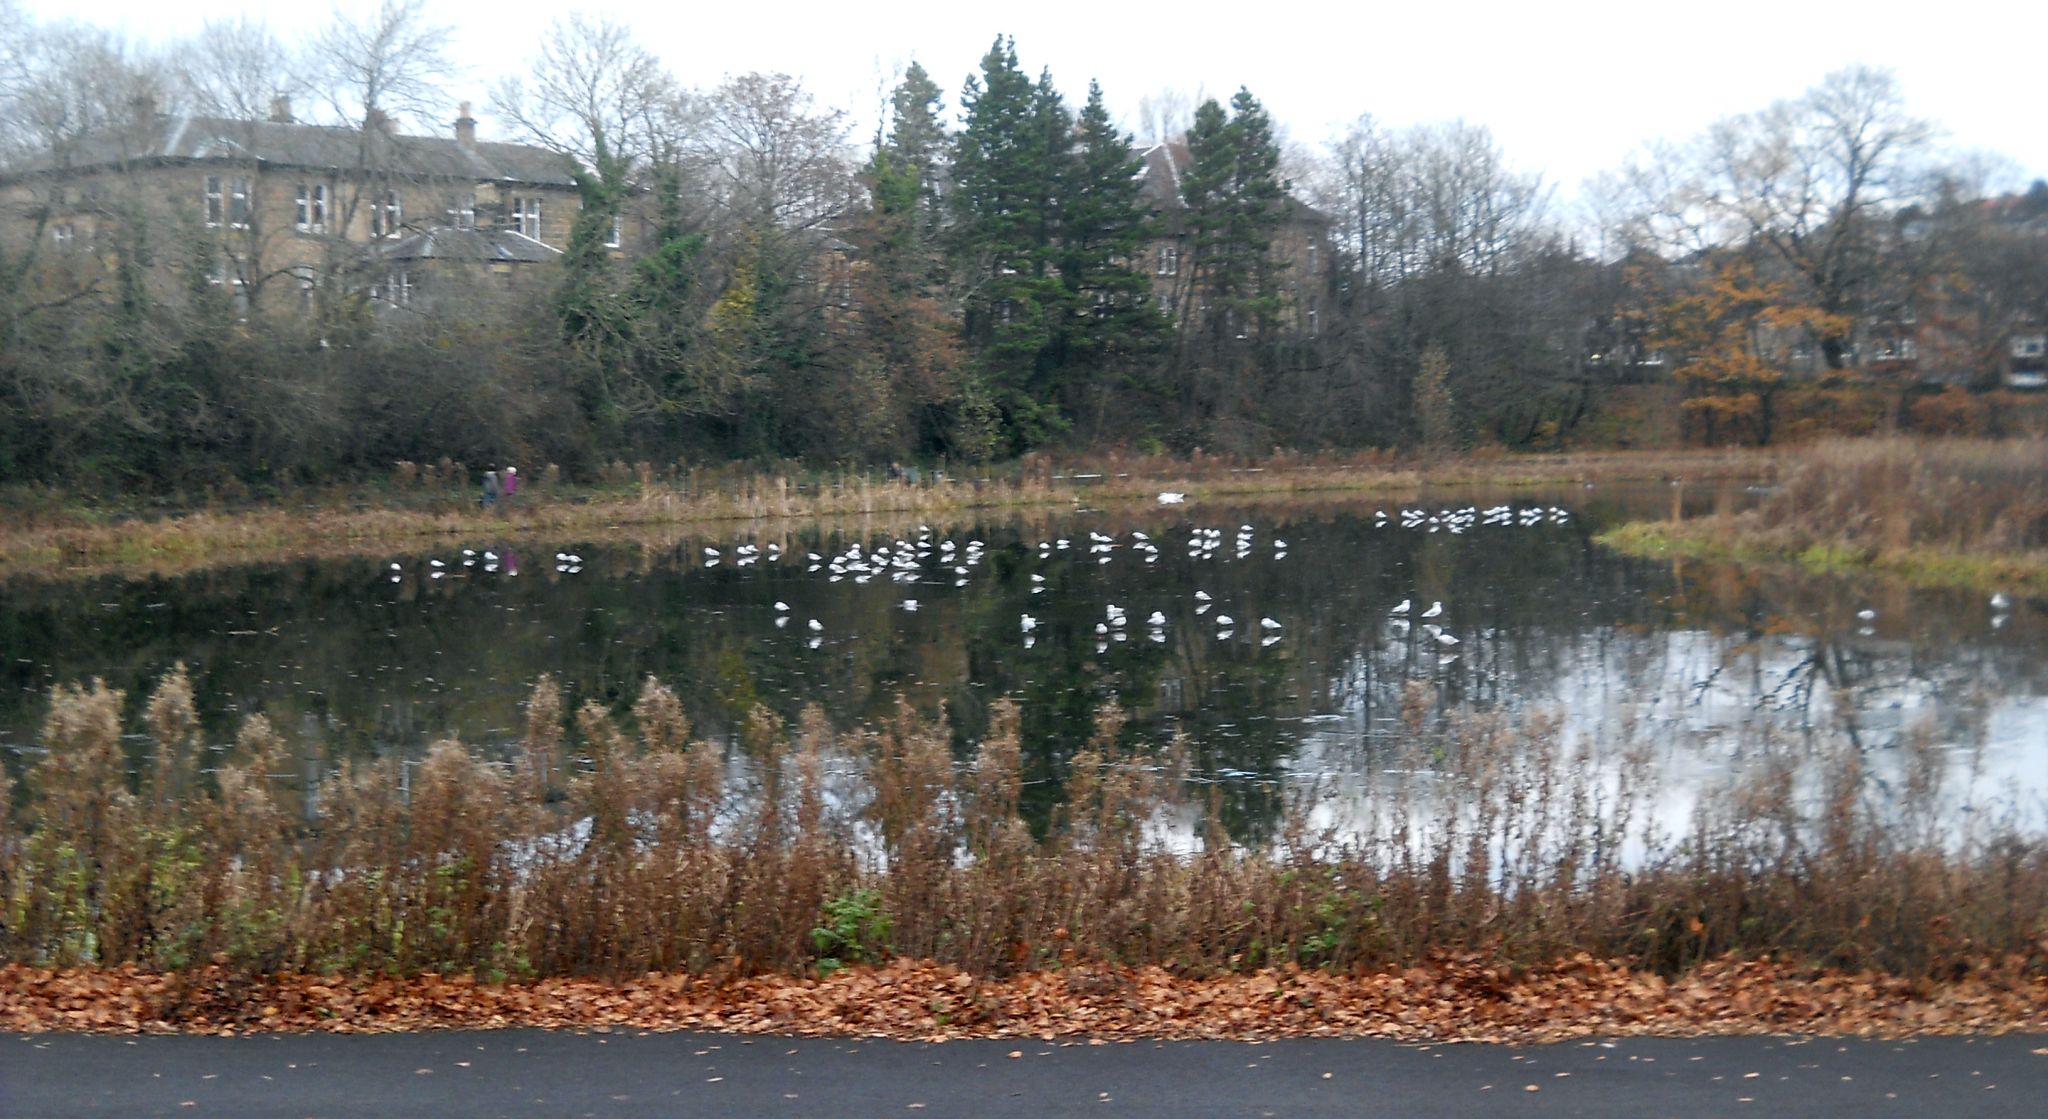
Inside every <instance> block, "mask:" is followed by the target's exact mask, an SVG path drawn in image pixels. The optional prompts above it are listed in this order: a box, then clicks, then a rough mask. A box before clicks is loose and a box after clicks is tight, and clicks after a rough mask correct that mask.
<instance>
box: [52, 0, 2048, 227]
mask: <svg viewBox="0 0 2048 1119" xmlns="http://www.w3.org/2000/svg"><path fill="white" fill-rule="evenodd" d="M355 2H356V3H357V4H360V5H362V6H363V7H364V8H368V7H369V6H370V5H372V4H374V3H376V0H355ZM26 6H27V8H28V10H29V12H30V13H31V15H33V16H34V17H36V18H37V19H39V20H50V19H56V18H64V17H66V16H68V15H70V14H71V13H73V12H76V11H78V10H80V9H79V8H78V6H77V5H75V4H70V3H66V2H64V0H26ZM583 7H584V9H585V10H586V11H588V12H591V13H593V14H599V13H603V14H610V15H613V16H615V17H616V18H619V19H621V20H622V21H623V22H626V23H628V24H629V25H631V26H633V27H635V28H637V29H638V30H639V31H640V32H641V34H642V41H643V43H644V44H645V45H647V46H648V47H650V48H652V49H653V50H654V51H655V52H656V53H657V54H659V55H661V56H662V57H663V58H664V59H665V60H666V61H667V62H668V64H669V66H670V67H671V69H672V70H673V71H674V72H675V74H676V76H677V77H678V78H679V79H681V80H682V81H683V82H684V83H685V84H688V85H696V86H709V85H712V84H715V83H716V82H717V81H718V80H719V78H721V77H722V76H723V75H725V74H728V73H743V72H745V71H748V70H780V71H784V72H787V73H791V74H794V75H797V76H799V77H801V78H803V79H804V81H805V84H806V86H807V88H809V89H810V90H812V91H813V92H814V93H815V94H816V95H817V96H818V97H819V99H820V100H821V101H823V102H825V103H827V104H830V105H833V106H836V107H842V108H845V109H848V110H849V111H851V112H852V113H854V114H855V116H856V117H857V118H860V119H863V120H872V119H873V115H874V106H875V105H876V104H877V102H878V92H877V91H878V89H883V88H886V87H887V86H889V85H892V84H893V82H894V78H893V75H894V74H895V73H896V72H897V71H898V70H899V69H900V67H901V66H902V65H903V64H905V63H907V62H908V61H909V60H910V59H911V58H912V57H915V58H917V59H918V60H919V61H921V62H922V63H923V64H924V66H925V69H926V70H928V71H930V72H931V74H932V76H933V77H934V79H935V80H937V81H938V83H939V86H940V88H942V89H944V90H946V91H947V109H948V113H949V114H951V113H952V112H953V111H955V110H956V108H957V106H956V105H955V104H954V102H955V101H956V100H957V94H958V91H959V88H960V84H961V82H962V80H963V79H964V78H965V77H966V76H967V74H968V73H969V72H970V71H972V70H973V69H974V68H975V67H976V64H977V63H978V61H979V60H980V58H981V55H982V54H983V53H984V52H985V51H986V50H987V48H988V45H989V43H990V41H991V40H992V39H993V38H994V37H995V35H996V33H997V32H998V31H1001V32H1003V33H1006V34H1011V35H1014V36H1015V37H1016V40H1017V51H1018V55H1019V57H1020V60H1021V61H1022V63H1023V65H1024V67H1025V69H1026V70H1028V71H1030V72H1032V73H1034V74H1035V73H1036V72H1037V71H1038V70H1039V69H1040V68H1041V67H1051V69H1052V73H1053V78H1054V80H1055V81H1056V82H1057V84H1058V85H1059V87H1060V89H1061V91H1062V92H1063V93H1065V94H1066V95H1067V98H1068V100H1069V101H1070V102H1071V103H1073V104H1075V105H1077V106H1078V104H1079V102H1080V101H1081V99H1082V98H1083V97H1084V96H1085V95H1086V92H1087V83H1088V80H1089V79H1090V78H1091V77H1093V78H1097V79H1099V80H1100V81H1101V82H1102V84H1103V89H1104V92H1105V93H1106V94H1107V96H1108V98H1109V100H1110V104H1111V107H1112V109H1113V110H1114V111H1116V112H1119V113H1122V114H1126V115H1128V118H1129V119H1128V123H1129V124H1132V125H1135V115H1134V110H1135V108H1136V106H1137V103H1138V99H1139V98H1140V97H1141V96H1143V95H1145V94H1147V93H1152V92H1155V91H1158V90H1160V89H1164V88H1175V89H1183V90H1188V91H1193V90H1195V89H1197V88H1200V89H1202V90H1204V91H1205V92H1207V93H1209V94H1212V95H1215V96H1217V97H1218V98H1219V99H1227V98H1228V96H1229V95H1230V94H1231V93H1232V92H1234V91H1235V90H1236V89H1237V87H1238V86H1239V85H1245V86H1248V87H1250V89H1251V91H1252V92H1253V93H1254V94H1255V95H1257V96H1258V97H1259V99H1260V100H1261V101H1263V102H1264V103H1265V104H1266V107H1267V108H1268V110H1270V111H1271V113H1272V114H1273V116H1274V118H1275V120H1276V121H1278V122H1279V123H1280V124H1281V125H1282V126H1283V128H1285V129H1286V130H1287V132H1288V133H1289V134H1290V136H1291V137H1292V138H1293V139H1294V140H1296V141H1298V142H1301V143H1305V144H1309V145H1318V144H1320V143H1321V141H1322V140H1324V139H1325V138H1327V137H1329V136H1331V135H1333V134H1334V133H1335V132H1336V131H1338V130H1339V129H1340V128H1341V127H1342V126H1343V125H1344V124H1345V123H1347V122H1349V121H1350V120H1352V119H1354V118H1355V117H1357V116H1358V115H1359V114H1360V113H1365V112H1370V113H1372V114H1373V115H1374V116H1375V117H1376V118H1378V119H1379V120H1380V121H1382V122H1384V123H1388V124H1394V125H1403V124H1411V123H1420V122H1430V121H1443V120H1451V119H1457V118H1462V119H1464V120H1466V121H1469V122H1471V123H1475V124H1481V125H1485V126H1486V127H1488V128H1490V129H1491V130H1492V131H1493V134H1494V136H1495V138H1496V139H1497V140H1498V141H1499V142H1500V144H1501V146H1502V147H1503V148H1504V149H1505V150H1506V152H1507V154H1508V156H1509V157H1510V159H1511V160H1513V161H1514V162H1515V163H1516V164H1518V165H1519V166H1521V167H1523V168H1525V169H1528V170H1534V171H1540V172H1542V173H1543V174H1544V176H1545V178H1546V179H1547V181H1549V182H1551V183H1553V184H1556V185H1557V186H1558V187H1559V188H1560V190H1561V192H1562V193H1564V194H1566V195H1570V194H1572V193H1574V192H1575V191H1576V188H1577V186H1578V184H1579V183H1580V182H1581V181H1582V180H1583V179H1585V178H1586V177H1588V176H1590V175H1592V174H1595V173H1597V172H1599V171H1602V170H1606V169H1609V168H1612V167H1614V166H1616V165H1618V164H1619V163H1620V162H1621V161H1622V160H1623V158H1624V157H1625V156H1627V154H1628V153H1629V152H1630V151H1631V150H1632V149H1634V148H1636V147H1637V146H1638V145H1640V144H1642V143H1644V142H1646V141H1649V140H1652V139H1655V138H1659V137H1664V138H1671V139H1680V138H1684V137H1687V136H1690V135H1693V134H1694V133H1696V132H1698V131H1700V130H1701V129H1702V128H1703V127H1704V126H1706V125H1707V124H1708V123H1710V122H1711V121H1713V120H1715V119H1716V118H1718V117H1722V116H1726V115H1729V114H1732V113H1737V112H1744V111H1747V110H1750V109H1756V108H1761V107H1763V106H1765V105H1767V104H1769V103H1770V102H1771V101H1773V100H1776V99H1779V98H1783V97H1792V96H1796V95H1798V94H1799V93H1801V92H1802V91H1804V90H1805V89H1806V88H1808V87H1809V86H1811V85H1812V84H1814V83H1815V82H1816V81H1818V80H1819V78H1820V77H1821V76H1822V75H1824V74H1826V73H1827V72H1829V71H1831V70H1834V69H1837V68H1839V67H1842V66H1845V65H1848V64H1851V63H1857V62H1862V63H1869V64H1873V65H1879V66H1886V67H1890V68H1892V69H1894V70H1895V71H1896V72H1897V74H1898V76H1899V80H1900V84H1901V86H1902V88H1903V89H1904V92H1905V95H1906V98H1907V102H1908V105H1909V106H1910V107H1911V109H1912V110H1913V111H1914V112H1915V113H1917V114H1918V115H1920V116H1923V117H1926V118H1928V119H1931V120H1933V121H1935V122H1936V123H1938V124H1940V125H1942V126H1943V127H1944V128H1945V129H1946V130H1947V133H1948V137H1947V140H1948V142H1949V143H1950V144H1952V145H1954V146H1956V147H1959V148H1964V149H1971V150H1978V151H1991V152H1996V153H1998V154H2000V155H2003V156H2004V157H2006V158H2007V159H2008V160H2009V161H2010V162H2011V164H2012V165H2013V174H2012V179H2013V182H2012V183H2011V184H2008V185H2020V184H2023V183H2024V182H2025V181H2027V180H2029V179H2032V178H2036V177H2048V114H2044V111H2043V110H2044V105H2048V102H2044V100H2043V98H2042V95H2041V89H2042V84H2041V78H2040V73H2039V65H2038V63H2039V60H2040V50H2041V45H2042V44H2043V43H2044V42H2048V5H2043V4H2042V3H2040V2H2039V0H2006V2H1993V0H1954V2H1950V3H1944V4H1929V3H1924V2H1921V3H1912V4H1907V3H1900V2H1897V0H1871V2H1866V3H1861V4H1854V5H1852V4H1848V3H1843V2H1842V0H1833V2H1825V0H1824V2H1814V0H1777V2H1774V3H1773V2H1757V0H1717V2H1714V3H1694V4H1660V3H1656V2H1655V0H1634V2H1625V3H1615V2H1599V3H1550V4H1540V3H1530V2H1527V0H1522V2H1517V3H1502V2H1499V0H1468V2H1465V3H1456V2H1453V3H1446V4H1436V5H1429V6H1427V7H1425V6H1424V5H1422V4H1419V3H1416V4H1410V5H1402V6H1399V7H1395V6H1391V5H1382V4H1375V3H1372V2H1370V0H1332V2H1328V3H1302V2H1300V0H1268V2H1267V3H1264V4H1257V5H1230V6H1229V7H1228V8H1225V7H1224V6H1222V5H1215V4H1210V3H1205V2H1204V0H1192V2H1186V0H1184V2H1183V3H1179V4H1173V5H1152V4H1143V3H1128V2H1127V3H1123V4H1113V3H1088V4H1062V3H1038V4H1018V5H1014V7H1012V6H1005V8H1008V9H1010V10H1000V9H996V8H995V6H993V5H990V6H983V5H977V4H971V3H958V2H955V3H942V4H932V3H898V4H886V3H885V4H881V5H875V4H858V3H851V2H848V0H837V2H833V3H823V2H818V0H771V2H769V3H751V4H750V3H738V4H735V3H715V2H714V3H699V4H686V5H685V4H678V5H673V6H660V7H657V8H652V9H650V8H648V7H646V6H643V5H637V4H627V3H616V2H608V0H592V2H590V3H586V4H584V5H583ZM84 10H87V11H90V12H91V13H93V20H94V21H95V22H99V23H103V24H109V25H114V26H118V27H121V28H122V29H124V30H125V31H126V32H127V33H128V34H130V35H131V36H134V37H138V38H144V39H147V38H156V37H164V36H177V35H183V34H188V33H190V32H192V31H195V30H197V29H198V27H199V26H200V24H201V22H202V20H203V19H204V18H207V17H212V18H216V19H218V18H223V17H228V16H232V15H234V14H236V12H238V11H249V12H251V13H254V14H257V15H258V16H260V17H263V18H268V19H269V20H270V22H271V26H272V27H273V29H274V30H276V31H277V33H278V34H279V35H280V36H281V37H283V38H286V39H287V40H289V39H291V38H293V37H294V36H296V35H297V34H299V33H301V32H302V31H303V30H305V27H304V26H297V25H294V24H289V23H286V22H284V21H283V20H282V19H281V18H280V17H279V15H278V14H277V13H280V12H303V13H306V17H307V21H308V23H311V22H318V21H320V20H322V19H324V12H321V11H320V9H317V8H313V7H310V6H307V7H290V6H279V5H274V4H258V3H254V2H253V0H214V2H213V3H210V4H206V5H180V4H164V3H160V2H148V3H145V2H143V0H99V2H98V3H95V4H93V5H91V6H90V7H88V8H86V9H84ZM560 10H565V9H563V8H561V7H559V6H557V5H551V4H543V3H538V2H535V0H494V2H492V3H487V4H476V3H457V2H455V0H428V12H429V15H430V17H431V18H433V19H434V20H436V21H438V22H442V23H447V24H450V25H452V26H454V27H455V28H456V32H457V38H456V46H455V50H456V55H457V59H458V61H459V62H461V63H462V64H464V65H466V66H468V67H469V68H470V71H469V73H468V74H467V75H466V76H465V77H464V78H463V79H462V80H459V81H457V82H455V83H452V84H451V88H450V93H451V96H452V97H453V98H454V99H463V98H468V99H471V100H474V101H476V102H478V104H479V106H480V107H481V106H482V105H483V104H484V103H486V102H487V101H488V96H487V91H488V89H489V87H490V85H491V84H492V82H493V81H494V80H495V79H496V78H497V77H498V76H500V75H501V74H505V73H508V72H513V71H515V70H516V69H518V68H519V67H521V66H522V65H523V64H524V63H525V62H527V61H528V60H529V59H530V57H531V55H532V51H531V49H530V44H531V43H532V41H533V39H534V38H535V37H536V36H537V35H538V34H539V32H541V31H542V30H544V29H545V27H546V26H547V24H548V22H549V20H550V19H552V18H553V17H552V13H553V12H555V11H560ZM316 13H317V14H316ZM871 128H872V126H871V125H868V126H864V127H863V128H862V129H861V131H860V133H859V136H860V137H861V138H865V136H866V135H867V134H868V133H869V132H870V131H871ZM485 133H486V135H488V134H489V121H488V118H486V121H485Z"/></svg>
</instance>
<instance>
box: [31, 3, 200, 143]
mask: <svg viewBox="0 0 2048 1119" xmlns="http://www.w3.org/2000/svg"><path fill="white" fill-rule="evenodd" d="M9 22H10V23H13V21H12V20H10V21H9ZM10 32H11V33H10V34H8V35H7V36H6V38H5V40H4V45H0V108H4V110H5V111H4V112H0V155H6V154H8V153H12V158H15V159H20V158H26V157H28V156H31V155H33V156H37V157H40V158H43V159H47V160H50V161H53V162H57V163H63V162H66V161H68V160H69V159H71V158H72V156H73V155H74V153H75V151H76V149H77V146H78V144H79V143H80V142H81V141H83V140H84V139H86V138H87V137H98V138H102V139H105V140H109V141H117V142H118V141H119V140H120V139H122V138H123V137H128V133H129V132H130V131H131V126H132V125H134V124H136V123H137V120H136V118H137V115H138V111H142V112H143V113H144V115H146V114H147V111H148V110H150V109H152V108H163V109H172V108H175V107H176V102H175V100H174V93H175V90H174V89H173V87H172V83H171V82H170V81H169V80H168V79H167V75H166V72H165V67H164V65H163V63H162V60H161V59H160V58H158V57H157V56H155V55H152V54H149V53H147V52H145V51H141V50H138V49H136V48H134V47H133V46H131V45H130V44H129V43H128V42H127V41H126V40H125V39H123V38H121V37H120V36H119V35H117V34H116V33H114V32H112V31H108V30H106V29H104V28H98V27H90V26H86V25H84V24H76V23H60V24H54V25H48V26H43V27H30V26H25V24H15V25H14V26H13V27H12V28H11V29H10ZM128 138H131V139H133V138H134V137H128Z"/></svg>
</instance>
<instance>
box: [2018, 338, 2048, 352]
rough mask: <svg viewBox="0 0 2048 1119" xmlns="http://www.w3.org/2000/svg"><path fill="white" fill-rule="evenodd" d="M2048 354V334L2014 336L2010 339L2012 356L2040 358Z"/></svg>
mask: <svg viewBox="0 0 2048 1119" xmlns="http://www.w3.org/2000/svg"><path fill="white" fill-rule="evenodd" d="M2044 353H2048V334H2015V335H2013V338H2012V356H2014V357H2040V356H2041V355H2042V354H2044Z"/></svg>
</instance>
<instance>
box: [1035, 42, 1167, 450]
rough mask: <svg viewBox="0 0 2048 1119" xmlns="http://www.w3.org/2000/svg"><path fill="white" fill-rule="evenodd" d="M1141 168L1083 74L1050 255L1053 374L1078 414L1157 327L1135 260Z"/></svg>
mask: <svg viewBox="0 0 2048 1119" xmlns="http://www.w3.org/2000/svg"><path fill="white" fill-rule="evenodd" d="M1143 168H1144V161H1143V160H1141V159H1140V158H1139V157H1138V156H1137V155H1136V154H1135V153H1133V151H1132V149H1131V138H1130V137H1129V136H1128V135H1126V134H1123V133H1120V132H1118V131H1117V129H1116V126H1115V124H1114V123H1113V122H1112V121H1111V120H1110V116H1109V110H1108V108H1107V107H1106V106H1105V105H1104V103H1103V96H1102V87H1101V85H1100V84H1099V83H1096V82H1092V81H1091V82H1089V83H1088V102H1087V104H1086V105H1085V106H1083V107H1082V109H1081V114H1080V117H1079V120H1078V122H1077V125H1076V130H1075V151H1074V156H1073V158H1072V159H1071V160H1070V161H1069V162H1068V163H1067V167H1066V171H1067V174H1066V179H1065V181H1064V182H1063V183H1062V184H1061V185H1060V197H1061V199H1062V212H1061V221H1060V238H1059V245H1058V253H1057V257H1056V259H1057V261H1058V269H1059V277H1060V281H1061V283H1062V284H1064V285H1065V287H1066V290H1067V307H1068V316H1067V323H1066V328H1065V330H1064V331H1063V332H1062V337H1061V339H1060V351H1061V352H1060V358H1061V362H1060V366H1061V368H1060V380H1061V383H1062V389H1063V392H1062V394H1061V396H1062V400H1063V402H1064V403H1065V406H1066V407H1067V409H1068V411H1069V414H1078V409H1079V407H1080V406H1081V403H1082V401H1083V400H1084V399H1086V398H1088V397H1091V396H1092V397H1093V398H1095V399H1097V400H1103V399H1106V394H1107V393H1108V392H1109V391H1110V390H1111V389H1112V388H1113V387H1121V385H1120V384H1119V383H1122V384H1128V382H1129V381H1130V380H1131V379H1132V378H1133V377H1134V376H1135V374H1136V372H1137V369H1136V366H1138V365H1139V363H1141V362H1143V361H1145V360H1146V359H1147V358H1148V357H1149V355H1151V354H1152V353H1153V352H1154V351H1155V350H1156V349H1157V348H1158V346H1159V344H1160V342H1161V341H1162V340H1163V337H1164V334H1165V327H1166V319H1165V316H1163V315H1162V314H1161V313H1160V312H1159V309H1158V308H1157V307H1155V306H1154V305H1153V303H1152V283H1151V276H1150V274H1149V273H1148V272H1147V271H1146V270H1145V269H1144V268H1143V267H1141V266H1140V263H1139V258H1140V256H1141V254H1142V253H1143V250H1144V248H1145V244H1146V242H1147V241H1148V240H1149V239H1150V238H1152V237H1153V236H1154V230H1155V228H1156V225H1157V223H1156V221H1155V220H1154V218H1153V215H1152V214H1151V212H1150V210H1149V208H1148V207H1147V206H1146V205H1145V203H1144V201H1143V198H1142V196H1141V191H1142V189H1143V182H1142V180H1141V178H1140V176H1139V173H1140V172H1141V171H1142V169H1143Z"/></svg>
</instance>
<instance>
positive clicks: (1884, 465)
mask: <svg viewBox="0 0 2048 1119" xmlns="http://www.w3.org/2000/svg"><path fill="white" fill-rule="evenodd" d="M1779 479H1780V484H1779V485H1778V486H1777V487H1775V488H1774V489H1773V490H1772V491H1771V492H1770V493H1769V494H1767V495H1766V496H1765V497H1764V499H1763V500H1762V501H1760V502H1759V503H1757V505H1756V506H1755V507H1754V508H1752V509H1748V510H1743V511H1741V512H1724V513H1721V514H1718V515H1716V516H1713V517H1710V518H1704V519H1701V520H1696V521H1691V522H1687V523H1684V524H1679V523H1672V524H1635V525H1626V526H1623V527H1621V528H1619V529H1616V530H1613V531H1612V532H1610V533H1609V534H1608V535H1607V536H1606V539H1607V540H1608V541H1609V542H1611V543H1613V544H1615V545H1616V546H1618V547H1621V548H1622V549H1623V550H1625V551H1631V552H1637V553H1643V554H1661V553H1666V552H1681V553H1686V554H1692V555H1699V556H1704V557H1709V558H1713V557H1725V558H1736V559H1781V560H1791V561H1796V562H1799V563H1802V564H1804V565H1806V566H1808V567H1812V568H1820V569H1831V570H1832V569H1848V570H1857V569H1869V570H1874V571H1879V572H1883V573H1887V574H1891V575H1895V576H1898V577H1901V578H1904V579H1906V580H1908V581H1910V582H1914V583H1918V584H1925V585H1935V586H1943V585H1949V586H1968V587H1977V588H1980V589H1985V590H1998V589H2010V590H2022V591H2031V592H2048V440H2044V439H2038V438H2036V439H2011V440H2003V441H1990V440H1974V439H1928V440H1916V439H1906V438H1891V439H1853V440H1852V439H1837V440H1828V441H1824V442H1820V443H1816V444H1813V445H1812V446H1810V447H1807V448H1804V449H1801V450H1799V451H1796V452H1787V453H1786V455H1785V457H1784V459H1783V460H1782V465H1781V469H1780V471H1779Z"/></svg>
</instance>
